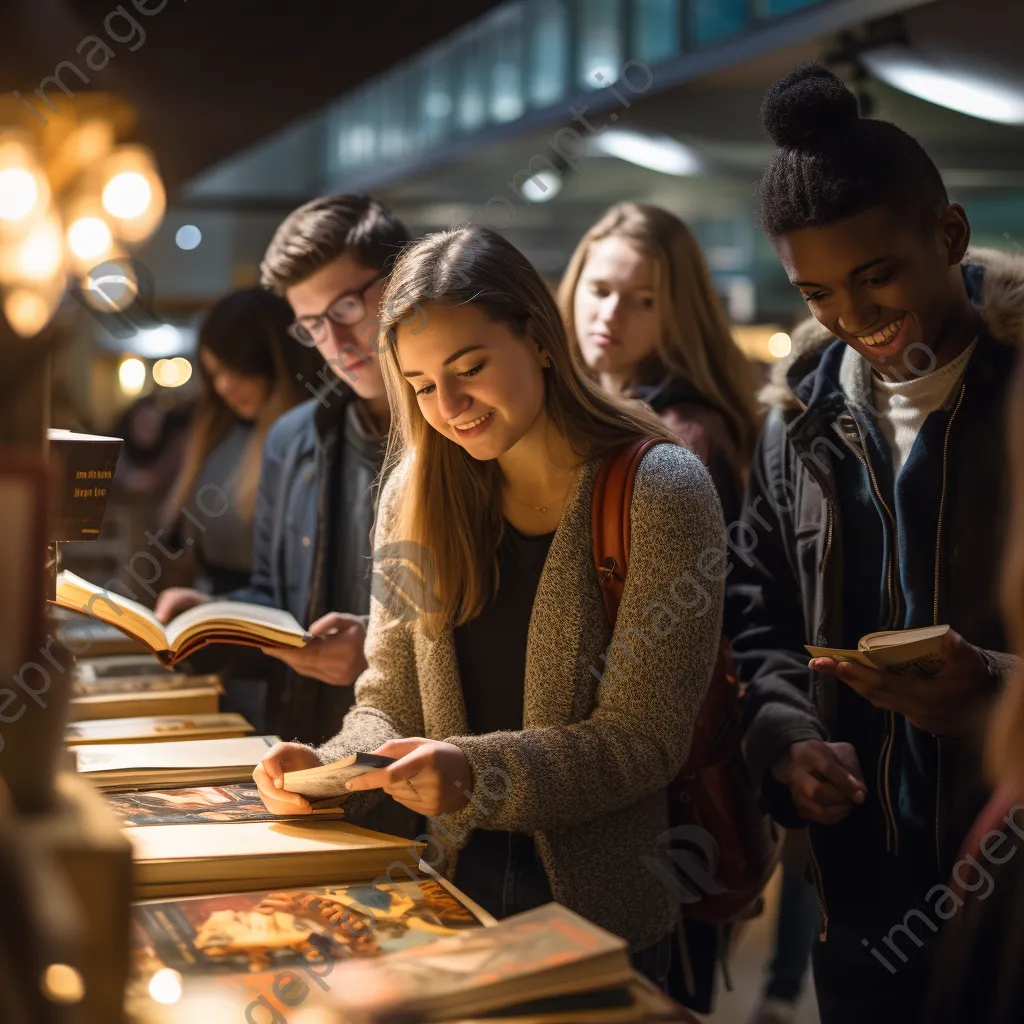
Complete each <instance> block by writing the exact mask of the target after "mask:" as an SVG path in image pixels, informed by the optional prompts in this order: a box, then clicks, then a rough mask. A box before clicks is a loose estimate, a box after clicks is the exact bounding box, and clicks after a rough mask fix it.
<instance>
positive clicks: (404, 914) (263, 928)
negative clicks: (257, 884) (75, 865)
mask: <svg viewBox="0 0 1024 1024" xmlns="http://www.w3.org/2000/svg"><path fill="white" fill-rule="evenodd" d="M480 924H481V922H480V921H479V920H477V918H476V917H475V916H474V914H473V913H472V911H471V910H470V909H469V908H468V907H466V906H465V905H464V904H463V903H462V902H461V901H460V900H459V899H458V898H457V896H456V895H455V894H454V893H452V892H449V891H448V889H447V888H445V887H444V886H443V885H441V884H440V883H438V882H435V881H433V880H432V879H420V880H417V881H411V880H410V881H402V882H393V883H388V882H383V883H380V884H378V885H373V884H372V883H363V884H349V885H338V886H320V887H315V888H307V889H289V890H285V891H281V892H255V893H237V894H231V895H224V896H206V897H200V898H197V899H187V900H177V901H162V902H152V903H143V904H137V905H136V906H135V907H133V908H132V948H131V957H132V980H131V982H130V984H129V998H130V999H131V1000H132V1001H133V1002H134V1001H136V1000H147V999H148V998H149V993H150V990H151V987H152V986H153V985H154V984H161V983H164V982H165V980H166V972H168V971H172V972H176V975H177V976H178V977H179V983H180V984H181V986H182V987H183V988H185V989H186V990H187V988H188V986H189V983H190V982H194V983H197V984H202V983H203V982H204V981H209V980H210V979H211V978H214V979H218V980H219V981H220V982H221V983H222V984H223V986H225V987H226V990H230V991H231V993H232V994H233V995H234V996H236V998H237V999H238V1002H239V1005H244V1004H245V1003H246V1002H257V1001H258V1000H260V999H261V998H262V999H266V998H269V997H270V996H272V995H273V993H274V991H275V990H274V988H273V985H274V981H275V979H276V978H279V977H280V975H281V973H282V972H295V975H296V976H297V977H300V978H305V979H306V980H307V981H308V982H309V984H310V986H311V987H312V988H314V989H317V988H319V989H320V990H321V991H327V990H328V989H329V987H330V983H331V978H330V974H331V972H332V971H333V969H334V965H335V964H336V963H338V962H341V961H344V960H349V959H352V958H363V957H376V956H379V955H380V954H383V953H393V952H398V951H401V950H407V949H413V948H416V947H418V946H422V945H428V944H430V943H433V942H435V941H437V940H438V939H443V938H449V937H453V936H457V935H460V934H463V933H465V932H467V931H468V930H470V929H475V928H478V927H480ZM314 975H315V976H316V977H318V978H319V979H320V982H314Z"/></svg>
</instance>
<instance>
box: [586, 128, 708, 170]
mask: <svg viewBox="0 0 1024 1024" xmlns="http://www.w3.org/2000/svg"><path fill="white" fill-rule="evenodd" d="M591 144H592V145H593V147H594V149H595V150H596V151H597V152H598V153H601V154H603V155H605V156H615V157H618V158H619V159H620V160H627V161H629V163H631V164H636V165H637V166H638V167H646V168H647V169H648V170H651V171H659V172H660V173H662V174H675V175H680V176H682V175H689V174H699V173H700V171H701V161H700V158H699V157H698V156H697V154H696V153H695V152H694V151H693V150H692V149H691V148H690V147H689V146H684V145H683V144H682V143H681V142H677V141H676V140H675V139H673V138H670V137H669V136H667V135H646V134H644V133H643V132H638V131H633V130H631V129H626V128H608V129H606V130H605V131H603V132H601V134H600V135H597V136H594V138H593V139H592V140H591Z"/></svg>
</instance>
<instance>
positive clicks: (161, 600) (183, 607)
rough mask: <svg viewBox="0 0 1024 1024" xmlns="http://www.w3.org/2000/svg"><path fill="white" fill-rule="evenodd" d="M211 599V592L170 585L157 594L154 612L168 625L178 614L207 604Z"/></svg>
mask: <svg viewBox="0 0 1024 1024" xmlns="http://www.w3.org/2000/svg"><path fill="white" fill-rule="evenodd" d="M211 600H213V599H212V598H211V597H210V595H209V594H204V593H203V592H202V591H201V590H193V589H192V587H168V588H167V589H166V590H162V591H161V592H160V594H159V595H158V596H157V599H156V607H155V608H154V609H153V614H154V615H155V616H156V617H157V618H158V619H159V620H160V621H161V622H162V623H163V624H164V625H166V624H167V623H168V622H170V621H171V619H173V618H174V617H175V616H176V615H180V614H181V613H182V612H187V611H188V610H189V608H195V607H196V605H199V604H207V603H208V602H209V601H211Z"/></svg>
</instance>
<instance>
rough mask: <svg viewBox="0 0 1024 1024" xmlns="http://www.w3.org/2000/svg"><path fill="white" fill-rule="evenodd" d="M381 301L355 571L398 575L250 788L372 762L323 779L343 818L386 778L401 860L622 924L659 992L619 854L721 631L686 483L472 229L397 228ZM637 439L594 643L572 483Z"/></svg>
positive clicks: (652, 833) (650, 915)
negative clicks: (618, 582)
mask: <svg viewBox="0 0 1024 1024" xmlns="http://www.w3.org/2000/svg"><path fill="white" fill-rule="evenodd" d="M383 309H384V313H383V314H382V325H383V331H382V337H383V338H386V339H387V344H386V346H385V349H384V351H383V353H382V356H381V366H382V371H383V374H384V379H385V381H386V383H387V389H388V395H389V398H390V402H391V410H392V437H391V445H392V451H391V453H390V455H391V457H390V462H391V463H392V464H393V466H394V469H393V471H392V473H391V475H390V477H389V479H388V483H387V485H386V486H385V488H384V490H383V493H382V497H381V504H380V510H379V515H378V524H377V533H376V537H375V570H376V572H377V574H378V575H379V576H380V577H381V578H383V577H384V576H385V574H386V573H387V572H388V571H389V569H390V570H394V568H395V566H396V565H401V567H402V572H401V574H400V575H401V576H402V582H401V586H400V587H398V588H397V589H396V590H395V591H392V592H391V597H395V596H396V594H397V595H398V596H399V597H402V598H404V599H405V600H397V599H396V600H392V599H391V597H388V596H386V595H384V594H383V593H382V590H383V589H384V588H382V587H377V588H375V593H374V596H375V600H374V601H373V605H372V611H371V616H370V626H369V632H368V636H367V645H366V657H367V661H368V665H369V667H368V668H367V670H366V671H365V672H364V673H363V675H362V676H361V677H360V678H359V680H358V681H357V683H356V702H357V703H356V706H355V707H354V708H353V709H352V710H351V711H350V712H349V714H348V715H347V717H346V719H345V722H344V726H343V728H342V730H341V732H340V733H339V735H338V736H336V737H335V738H334V739H332V740H330V741H329V742H327V743H326V744H324V745H323V746H322V747H319V748H318V749H316V750H313V749H310V748H308V747H304V746H299V745H296V744H282V745H279V746H277V747H275V748H274V749H273V750H271V751H270V752H269V753H268V755H267V757H266V758H264V760H263V762H262V763H261V765H260V766H259V767H258V768H257V769H256V771H255V773H254V778H255V780H256V782H257V783H258V785H259V788H260V793H261V795H262V797H263V800H264V802H265V803H266V806H267V807H268V808H269V809H270V810H272V811H274V812H276V813H280V814H285V813H287V814H294V813H297V812H298V813H304V812H308V811H309V804H308V803H307V802H306V801H305V800H304V799H302V798H301V797H299V796H296V795H293V794H289V793H286V792H284V791H283V789H282V788H281V781H282V773H283V772H284V771H286V770H295V769H300V768H308V767H311V766H314V765H317V764H320V763H321V762H330V761H332V760H335V759H337V758H340V757H342V756H344V755H345V754H347V753H349V752H352V751H360V750H361V751H379V752H380V753H382V754H385V755H389V756H391V757H394V758H397V760H396V761H395V763H394V764H393V765H391V766H390V767H388V768H386V769H381V770H378V771H374V772H371V773H368V774H366V775H363V776H361V777H359V778H357V779H355V780H353V781H352V782H351V783H350V784H349V788H350V789H352V790H353V791H357V793H358V795H357V796H353V797H352V798H350V800H349V803H348V813H349V816H350V817H351V818H352V820H356V821H358V820H359V816H360V813H361V812H362V811H363V809H364V807H365V806H366V801H367V799H372V798H375V797H379V795H380V793H381V792H383V793H387V794H390V795H391V796H392V797H393V798H394V799H395V800H397V801H398V802H399V803H401V804H404V805H405V806H406V807H409V808H411V809H412V810H414V811H416V812H418V813H420V814H424V815H427V816H428V818H430V819H431V821H430V833H429V834H430V846H429V848H428V851H427V854H426V859H427V860H428V861H429V862H431V863H432V864H434V866H436V867H437V868H438V870H441V871H444V872H446V873H447V874H448V876H449V877H450V878H453V879H454V881H455V882H456V884H458V885H459V886H461V887H462V888H463V889H464V890H465V891H466V892H468V893H469V895H470V896H472V897H473V898H474V899H476V900H478V901H479V902H480V903H481V904H482V905H483V906H484V907H486V908H487V909H488V910H490V911H491V912H492V913H494V914H496V915H497V916H502V915H505V914H509V913H513V912H517V911H522V910H526V909H528V908H530V907H533V906H536V905H539V904H541V903H544V902H547V901H549V900H551V899H552V898H554V899H556V900H558V901H559V902H562V903H564V904H565V905H567V906H568V907H570V908H571V909H573V910H575V911H576V912H578V913H580V914H582V915H584V916H586V917H588V918H590V919H591V920H593V921H595V922H596V923H598V924H599V925H602V926H603V927H606V928H608V929H610V930H612V931H615V932H617V933H619V934H620V935H622V936H624V937H625V938H626V939H627V940H628V941H629V944H630V947H631V949H632V950H633V952H634V954H635V955H636V962H637V963H638V965H639V967H640V969H641V970H644V971H645V972H646V973H647V974H648V975H649V976H650V977H652V978H653V979H654V980H655V981H657V982H659V983H663V982H664V979H665V976H666V974H667V972H668V967H669V962H670V958H671V951H672V934H673V931H674V925H675V922H676V920H677V917H678V899H677V897H676V896H675V895H674V894H673V893H671V892H669V891H668V890H667V889H665V888H664V887H663V886H662V885H661V884H660V883H659V882H658V880H657V879H656V877H655V876H654V875H653V874H651V873H650V872H649V871H648V870H647V868H646V867H645V866H644V859H645V858H649V857H652V856H656V851H657V848H658V842H657V840H658V836H659V834H661V833H663V832H664V831H665V829H666V828H667V825H668V819H667V807H666V800H665V786H666V784H667V783H668V782H669V781H670V780H671V779H672V778H673V777H674V776H675V775H676V774H677V773H678V772H679V770H680V768H681V766H682V765H683V763H684V761H685V760H686V757H687V754H688V751H689V747H690V740H691V736H692V731H693V723H694V717H695V715H696V713H697V709H698V708H699V706H700V703H701V701H702V699H703V696H704V693H705V691H706V689H707V685H708V679H709V675H710V671H711V668H712V664H713V662H714V660H715V653H716V650H717V646H718V638H719V634H720V629H721V602H722V584H721V582H720V579H719V578H720V577H721V575H722V574H721V572H720V571H718V570H717V569H716V568H715V567H714V566H716V565H721V558H722V557H723V553H724V530H723V521H722V515H721V510H720V507H719V502H718V499H717V497H716V495H715V491H714V487H713V485H712V482H711V480H710V477H709V476H708V474H707V472H706V471H705V470H704V468H703V466H702V465H701V463H700V461H699V460H698V459H697V458H696V457H695V456H694V455H693V454H692V453H690V452H688V451H686V450H684V449H683V448H682V447H680V446H679V445H678V444H677V443H676V438H675V435H673V434H672V433H671V432H670V431H669V430H667V429H666V428H665V427H664V426H663V425H662V423H661V422H660V421H659V420H658V419H657V417H655V416H654V415H652V414H650V413H649V412H648V411H647V410H645V409H644V408H643V407H642V406H638V405H637V404H635V403H632V402H623V401H621V400H619V399H617V398H614V397H610V396H608V395H607V394H606V393H604V392H603V391H602V390H601V389H600V388H598V387H597V385H596V384H595V383H594V382H592V381H591V380H590V379H589V378H587V377H585V376H584V375H583V374H582V373H581V371H580V370H579V369H578V368H577V364H576V362H575V360H574V359H573V358H572V355H571V353H570V351H569V346H568V342H567V338H566V334H565V329H564V326H563V323H562V319H561V316H560V315H559V312H558V308H557V306H556V305H555V302H554V300H553V298H552V297H551V295H550V293H549V292H548V290H547V289H546V287H545V285H544V282H543V281H542V279H541V278H540V276H539V275H538V274H537V272H536V270H535V269H534V268H533V267H532V266H531V265H530V264H529V262H528V261H527V260H526V259H525V258H524V257H523V256H522V254H521V253H520V252H519V251H518V250H516V249H515V248H514V247H513V246H512V245H511V244H510V243H509V242H507V241H505V240H504V239H503V238H502V237H501V236H500V235H498V234H497V233H495V232H493V231H490V230H488V229H486V228H479V227H469V228H464V229H461V230H458V231H450V232H442V233H439V234H435V235H431V236H429V237H427V238H425V239H423V240H421V241H420V242H417V243H415V244H414V245H412V246H411V247H410V248H409V249H407V250H406V251H405V253H404V254H403V255H402V257H401V258H400V259H399V261H398V263H397V264H396V266H395V269H394V272H393V274H392V277H391V280H390V282H389V284H388V287H387V291H386V294H385V296H384V299H383ZM650 436H653V437H656V438H660V439H662V440H663V441H665V442H667V443H661V444H657V445H655V446H654V447H652V448H651V449H649V450H648V451H647V453H646V454H645V456H644V458H643V460H642V462H641V464H640V466H639V469H638V472H637V477H636V485H635V490H634V493H633V498H632V504H631V551H630V564H629V571H628V574H627V579H626V583H625V589H624V593H623V596H622V603H621V605H620V607H619V612H618V618H617V621H616V624H615V627H614V633H613V632H612V629H611V627H610V626H609V624H608V620H607V618H606V615H605V611H604V607H603V604H602V596H601V588H600V585H599V582H598V578H597V573H596V572H595V570H594V567H593V563H592V550H591V539H590V538H591V533H590V524H591V497H592V494H593V491H594V483H595V478H596V475H597V471H598V468H599V466H600V464H601V462H602V459H603V458H604V457H605V456H606V455H607V454H608V453H610V452H612V451H614V450H616V449H618V448H619V447H620V446H622V445H623V444H625V443H628V442H629V441H631V440H633V439H636V438H638V437H650ZM396 575H397V574H396ZM418 586H419V589H420V590H421V592H422V594H425V595H426V597H421V598H420V599H418V600H416V601H415V604H416V605H417V606H418V607H411V603H410V602H409V601H408V598H409V597H410V596H411V595H412V594H414V593H415V592H416V591H417V587H418ZM362 791H366V792H362Z"/></svg>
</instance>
